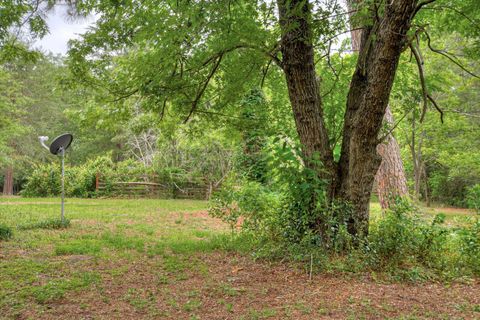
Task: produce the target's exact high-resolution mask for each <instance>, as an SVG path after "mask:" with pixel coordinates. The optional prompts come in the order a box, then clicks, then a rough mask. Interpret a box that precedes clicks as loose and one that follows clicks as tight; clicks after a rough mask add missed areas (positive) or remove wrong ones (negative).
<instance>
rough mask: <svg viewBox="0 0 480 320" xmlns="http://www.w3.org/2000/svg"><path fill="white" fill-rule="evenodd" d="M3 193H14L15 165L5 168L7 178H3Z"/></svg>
mask: <svg viewBox="0 0 480 320" xmlns="http://www.w3.org/2000/svg"><path fill="white" fill-rule="evenodd" d="M3 195H4V196H11V195H13V167H12V166H8V167H7V170H5V178H4V180H3Z"/></svg>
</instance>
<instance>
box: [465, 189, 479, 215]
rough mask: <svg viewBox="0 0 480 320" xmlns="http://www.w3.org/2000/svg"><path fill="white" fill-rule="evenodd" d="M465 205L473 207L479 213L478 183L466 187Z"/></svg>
mask: <svg viewBox="0 0 480 320" xmlns="http://www.w3.org/2000/svg"><path fill="white" fill-rule="evenodd" d="M467 205H468V207H469V208H470V209H474V210H475V211H477V212H478V213H480V184H476V185H474V186H473V187H470V188H468V191H467Z"/></svg>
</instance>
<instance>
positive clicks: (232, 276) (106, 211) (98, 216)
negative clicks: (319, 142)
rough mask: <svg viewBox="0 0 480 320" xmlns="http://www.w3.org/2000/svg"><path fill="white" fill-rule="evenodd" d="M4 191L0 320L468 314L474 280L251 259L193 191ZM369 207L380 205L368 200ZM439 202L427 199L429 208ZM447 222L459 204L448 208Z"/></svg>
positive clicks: (479, 307) (476, 312) (477, 305)
mask: <svg viewBox="0 0 480 320" xmlns="http://www.w3.org/2000/svg"><path fill="white" fill-rule="evenodd" d="M66 208H67V209H66V212H67V217H68V219H69V222H70V224H69V225H65V226H61V227H58V225H57V224H55V223H52V221H56V220H55V219H58V215H59V211H60V208H59V203H58V200H57V199H48V198H42V199H23V198H0V224H2V225H5V226H8V227H9V228H10V229H11V230H12V237H11V238H9V239H7V240H5V241H0V319H15V318H20V319H85V318H86V319H91V318H94V319H118V318H123V319H322V318H323V319H345V318H347V319H348V318H350V319H362V318H364V319H372V318H381V319H383V318H388V319H417V318H418V319H421V318H437V319H452V318H463V319H475V318H480V283H479V282H478V280H472V279H469V280H465V281H462V280H461V279H460V280H457V281H455V282H451V283H438V282H429V281H420V282H414V283H405V282H395V281H385V280H383V279H382V278H381V277H380V278H377V277H376V276H375V274H364V275H358V274H355V275H352V274H348V273H340V272H339V273H314V274H313V275H312V277H311V279H310V275H309V272H308V270H305V268H303V267H301V266H296V265H291V264H288V263H285V262H281V261H278V262H272V261H265V260H258V259H257V260H255V259H253V258H252V256H251V254H250V248H249V243H248V241H247V240H246V239H242V238H239V237H235V236H233V237H232V235H231V231H230V229H229V226H228V225H226V224H224V223H222V222H221V221H219V220H217V219H214V218H212V217H210V216H208V214H207V211H206V209H207V203H206V202H204V201H192V200H146V199H141V200H140V199H122V200H118V199H116V200H112V199H108V200H105V199H68V200H67V207H66ZM372 210H373V211H374V212H376V211H378V208H376V205H373V207H372ZM439 210H441V209H435V210H434V211H435V213H438V211H439ZM445 213H446V214H448V217H449V220H450V221H452V222H451V223H455V221H456V219H457V217H458V218H459V219H461V216H462V215H465V214H468V213H467V212H462V211H459V212H456V211H455V210H453V209H448V210H446V212H445Z"/></svg>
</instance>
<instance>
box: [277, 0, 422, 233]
mask: <svg viewBox="0 0 480 320" xmlns="http://www.w3.org/2000/svg"><path fill="white" fill-rule="evenodd" d="M277 3H278V8H279V13H280V26H281V30H282V39H281V50H282V57H283V69H284V71H285V77H286V80H287V86H288V92H289V97H290V102H291V104H292V109H293V113H294V118H295V123H296V127H297V132H298V134H299V138H300V142H301V143H302V145H303V151H304V152H303V153H304V155H305V156H306V157H307V158H309V157H312V156H313V155H314V154H315V153H317V152H318V153H319V156H320V160H322V162H323V165H324V171H322V172H319V175H320V176H323V177H326V178H328V179H329V181H330V186H331V187H330V191H331V192H330V199H331V201H334V200H340V201H342V202H347V203H349V204H350V205H351V207H352V213H351V216H350V220H349V221H348V231H349V232H350V234H352V235H355V236H359V237H364V236H366V235H367V234H368V221H369V202H370V195H371V192H372V186H373V182H374V178H375V174H376V172H377V170H378V167H379V165H380V162H381V157H380V156H379V155H378V153H377V145H378V144H379V142H380V141H379V140H378V135H379V132H380V129H381V127H382V120H383V117H384V115H385V110H386V108H387V105H388V100H389V96H390V92H391V89H392V85H393V80H394V78H395V72H396V69H397V67H398V61H399V58H400V54H401V52H402V50H403V48H404V46H405V44H406V40H407V39H406V33H407V31H408V30H409V28H410V21H411V19H412V18H413V16H414V14H415V10H416V7H417V0H396V1H392V2H388V3H387V4H386V5H385V10H384V12H383V16H382V17H373V19H375V18H377V19H376V20H374V21H373V24H372V25H370V26H365V28H364V29H363V32H362V40H361V45H360V53H359V58H358V61H357V67H356V70H355V73H354V75H353V77H352V81H351V83H350V90H349V93H348V98H347V108H346V112H345V119H344V127H343V137H342V138H343V139H342V150H341V154H340V160H339V162H338V163H335V162H334V161H333V153H332V150H331V147H330V144H329V139H328V134H327V130H326V128H325V123H324V118H323V112H322V103H321V99H320V88H319V85H318V83H317V80H316V74H315V66H314V61H313V56H314V50H313V45H312V34H311V25H310V23H311V21H312V19H311V12H310V3H309V2H308V1H304V0H278V1H277ZM307 165H309V166H310V167H314V165H312V164H311V163H307ZM320 223H322V222H320Z"/></svg>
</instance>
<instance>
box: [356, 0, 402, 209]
mask: <svg viewBox="0 0 480 320" xmlns="http://www.w3.org/2000/svg"><path fill="white" fill-rule="evenodd" d="M358 3H359V0H348V1H347V5H348V10H349V12H350V18H351V23H350V25H351V28H352V31H351V41H352V51H354V52H359V51H360V45H361V42H362V32H361V30H358V29H356V28H355V23H354V22H353V21H352V20H353V19H352V17H353V16H354V14H353V12H354V10H355V8H356V4H358ZM383 121H384V122H385V123H386V124H387V125H388V127H391V126H393V125H394V119H393V114H392V111H391V110H390V106H388V105H387V109H386V110H385V116H384V118H383ZM377 152H378V154H379V155H380V156H381V157H382V162H381V163H380V167H379V168H378V171H377V173H376V175H375V186H376V189H377V194H378V199H379V201H380V205H381V207H382V209H387V208H388V207H390V205H391V204H392V201H393V200H395V198H397V197H404V196H407V195H408V188H407V178H406V176H405V170H404V168H403V162H402V158H401V156H400V146H399V145H398V142H397V140H396V139H395V137H394V136H393V134H392V133H389V134H388V136H387V137H386V138H385V141H384V142H383V143H381V144H379V145H378V147H377Z"/></svg>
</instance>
